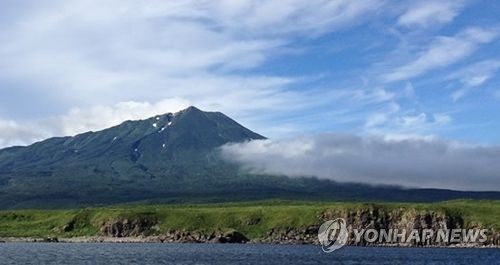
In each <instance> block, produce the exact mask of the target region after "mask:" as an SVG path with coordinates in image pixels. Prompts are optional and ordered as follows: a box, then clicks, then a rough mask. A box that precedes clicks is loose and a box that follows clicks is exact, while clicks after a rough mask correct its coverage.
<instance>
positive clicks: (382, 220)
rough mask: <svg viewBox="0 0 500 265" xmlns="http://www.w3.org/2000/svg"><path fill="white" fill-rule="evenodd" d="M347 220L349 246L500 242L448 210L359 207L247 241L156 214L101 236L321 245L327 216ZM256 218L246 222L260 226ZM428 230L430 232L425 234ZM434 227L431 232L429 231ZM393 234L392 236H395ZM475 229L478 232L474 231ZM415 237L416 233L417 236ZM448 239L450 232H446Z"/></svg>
mask: <svg viewBox="0 0 500 265" xmlns="http://www.w3.org/2000/svg"><path fill="white" fill-rule="evenodd" d="M337 218H343V219H344V220H345V221H346V225H347V230H348V232H349V239H348V242H347V245H356V246H370V245H371V246H377V245H392V246H453V245H455V246H464V247H474V246H478V247H479V246H500V233H499V232H498V231H495V230H494V229H492V228H490V227H483V226H480V225H467V224H465V222H464V219H463V217H462V216H461V215H460V214H458V213H456V214H452V213H446V212H444V211H430V210H415V209H403V208H400V209H392V210H387V209H385V208H377V207H370V208H363V209H356V210H336V209H328V210H326V211H323V212H322V213H321V214H320V215H318V216H317V218H316V219H317V220H316V222H314V223H311V224H309V225H306V226H297V227H272V228H270V229H269V230H268V231H267V232H266V233H265V234H264V235H262V236H259V237H254V238H251V239H249V237H247V236H246V235H244V234H243V233H241V232H238V231H234V230H232V231H223V230H219V229H214V230H204V231H201V230H197V229H169V230H168V231H166V232H162V231H161V229H160V225H161V221H159V219H158V218H156V217H153V216H151V217H148V218H146V217H140V218H136V219H114V220H108V221H106V222H101V223H100V224H99V226H100V236H104V237H108V240H109V237H111V238H123V237H142V238H143V239H144V241H152V242H199V243H202V242H218V243H228V242H230V243H246V242H253V243H272V244H319V241H318V236H317V234H318V230H319V227H320V225H321V224H322V223H323V222H325V221H328V220H334V219H337ZM258 223H259V220H258V219H254V220H253V221H252V222H247V223H246V224H244V225H248V226H252V225H258ZM370 229H373V230H375V231H392V232H394V233H392V232H389V235H386V239H387V238H388V237H389V238H390V239H391V240H390V242H388V241H385V240H383V239H381V237H382V235H380V237H379V238H378V239H377V240H370V238H367V237H366V236H365V235H364V233H365V232H366V231H368V230H370ZM463 229H473V230H474V231H479V230H480V229H487V232H486V236H487V238H486V240H485V241H484V242H469V241H468V240H467V239H465V238H463V235H460V236H459V238H458V239H457V242H449V241H439V240H438V239H437V237H438V236H439V233H440V231H441V233H445V232H447V233H449V232H451V231H453V230H460V231H462V230H463ZM424 230H427V236H426V237H425V239H424V237H421V238H422V239H420V236H421V235H422V233H423V232H424ZM412 231H417V232H418V235H419V239H415V238H411V236H412V234H411V233H412ZM429 231H430V232H429ZM391 233H392V234H391ZM476 233H477V232H476ZM413 236H415V235H413ZM446 236H447V237H449V236H450V235H449V234H447V235H446Z"/></svg>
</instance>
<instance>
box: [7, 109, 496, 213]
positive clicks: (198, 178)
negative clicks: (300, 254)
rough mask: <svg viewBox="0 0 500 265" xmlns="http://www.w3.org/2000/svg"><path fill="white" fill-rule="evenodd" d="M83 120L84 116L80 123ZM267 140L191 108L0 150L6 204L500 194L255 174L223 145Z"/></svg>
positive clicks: (406, 198)
mask: <svg viewBox="0 0 500 265" xmlns="http://www.w3.org/2000/svg"><path fill="white" fill-rule="evenodd" d="M75 122H78V121H75ZM256 139H265V137H263V136H261V135H259V134H257V133H255V132H252V131H250V130H249V129H247V128H245V127H243V126H242V125H240V124H238V123H237V122H235V121H234V120H232V119H231V118H229V117H227V116H226V115H224V114H222V113H220V112H204V111H201V110H199V109H197V108H195V107H189V108H187V109H185V110H182V111H180V112H177V113H175V114H172V113H168V114H164V115H158V116H155V117H152V118H149V119H146V120H139V121H126V122H124V123H122V124H120V125H118V126H114V127H111V128H108V129H105V130H102V131H98V132H87V133H83V134H80V135H76V136H73V137H55V138H50V139H47V140H45V141H41V142H38V143H35V144H32V145H30V146H26V147H11V148H6V149H3V150H0V208H23V207H72V206H82V205H96V204H110V203H122V202H134V201H161V202H168V201H197V202H198V201H200V202H201V201H231V200H245V199H263V198H303V199H313V198H318V199H330V200H332V199H337V200H338V199H344V200H361V199H363V200H366V199H370V200H392V201H428V200H444V199H454V198H495V199H498V198H500V193H495V192H492V193H480V192H457V191H446V190H404V189H400V188H395V187H371V186H366V185H359V184H339V183H334V182H331V181H324V180H317V179H313V178H294V179H289V178H287V177H284V176H262V175H251V174H247V173H244V172H241V171H240V170H239V167H238V165H235V164H232V163H229V162H226V161H223V160H221V159H220V158H219V154H218V147H220V146H222V145H224V144H226V143H229V142H242V141H249V140H256Z"/></svg>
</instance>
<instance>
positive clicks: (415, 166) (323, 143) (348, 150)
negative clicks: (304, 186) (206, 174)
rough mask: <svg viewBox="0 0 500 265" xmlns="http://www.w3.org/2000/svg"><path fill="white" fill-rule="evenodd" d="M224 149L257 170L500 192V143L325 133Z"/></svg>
mask: <svg viewBox="0 0 500 265" xmlns="http://www.w3.org/2000/svg"><path fill="white" fill-rule="evenodd" d="M221 153H222V156H223V157H224V158H225V159H227V160H230V161H234V162H238V163H241V165H242V168H243V169H244V170H249V171H251V172H252V173H266V174H279V175H287V176H291V177H302V176H311V177H312V176H314V177H318V178H324V179H331V180H334V181H338V182H355V183H366V184H384V185H401V186H405V187H418V188H444V189H455V190H494V191H500V179H499V178H498V176H499V173H500V163H498V161H500V147H497V146H489V147H485V146H471V145H466V144H461V143H456V142H449V141H445V140H441V139H437V138H434V137H410V138H392V137H391V138H389V137H382V136H367V137H361V136H355V135H339V134H321V135H315V136H304V137H299V138H295V139H289V140H281V141H271V140H262V141H251V142H246V143H237V144H228V145H225V146H223V147H222V152H221Z"/></svg>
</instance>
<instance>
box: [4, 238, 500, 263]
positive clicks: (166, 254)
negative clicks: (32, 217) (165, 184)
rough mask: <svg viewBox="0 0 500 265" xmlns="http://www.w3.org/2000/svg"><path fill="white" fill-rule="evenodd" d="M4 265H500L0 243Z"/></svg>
mask: <svg viewBox="0 0 500 265" xmlns="http://www.w3.org/2000/svg"><path fill="white" fill-rule="evenodd" d="M0 264H2V265H3V264H71V265H79V264H106V265H113V264H144V265H146V264H279V265H289V264H346V265H347V264H349V265H356V264H373V265H380V264H410V265H413V264H450V265H451V264H453V265H460V264H464V265H475V264H488V265H494V264H500V250H498V249H437V248H433V249H429V248H426V249H424V248H368V247H366V248H361V247H345V248H343V249H340V250H338V251H335V252H333V253H330V254H325V253H323V252H322V251H321V248H320V247H318V246H280V245H251V244H247V245H238V244H234V245H233V244H224V245H223V244H54V243H47V244H45V243H6V244H0Z"/></svg>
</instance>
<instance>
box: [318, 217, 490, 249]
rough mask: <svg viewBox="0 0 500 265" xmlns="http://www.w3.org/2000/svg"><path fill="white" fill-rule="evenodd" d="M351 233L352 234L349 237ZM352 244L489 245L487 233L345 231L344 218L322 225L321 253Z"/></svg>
mask: <svg viewBox="0 0 500 265" xmlns="http://www.w3.org/2000/svg"><path fill="white" fill-rule="evenodd" d="M351 232H352V233H351ZM349 235H353V236H354V238H353V240H351V241H353V242H354V243H355V244H356V245H357V244H358V243H362V242H363V243H370V244H421V243H423V244H435V245H450V244H477V243H485V242H487V241H488V236H487V235H488V229H437V230H435V229H378V230H377V229H353V230H352V231H349V230H348V229H347V223H346V221H345V219H343V218H337V219H334V220H329V221H326V222H324V223H323V224H322V225H321V226H320V228H319V231H318V239H319V242H320V244H321V248H322V249H323V251H324V252H326V253H330V252H333V251H335V250H337V249H340V248H342V247H343V246H345V245H346V244H347V241H348V240H349Z"/></svg>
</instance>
